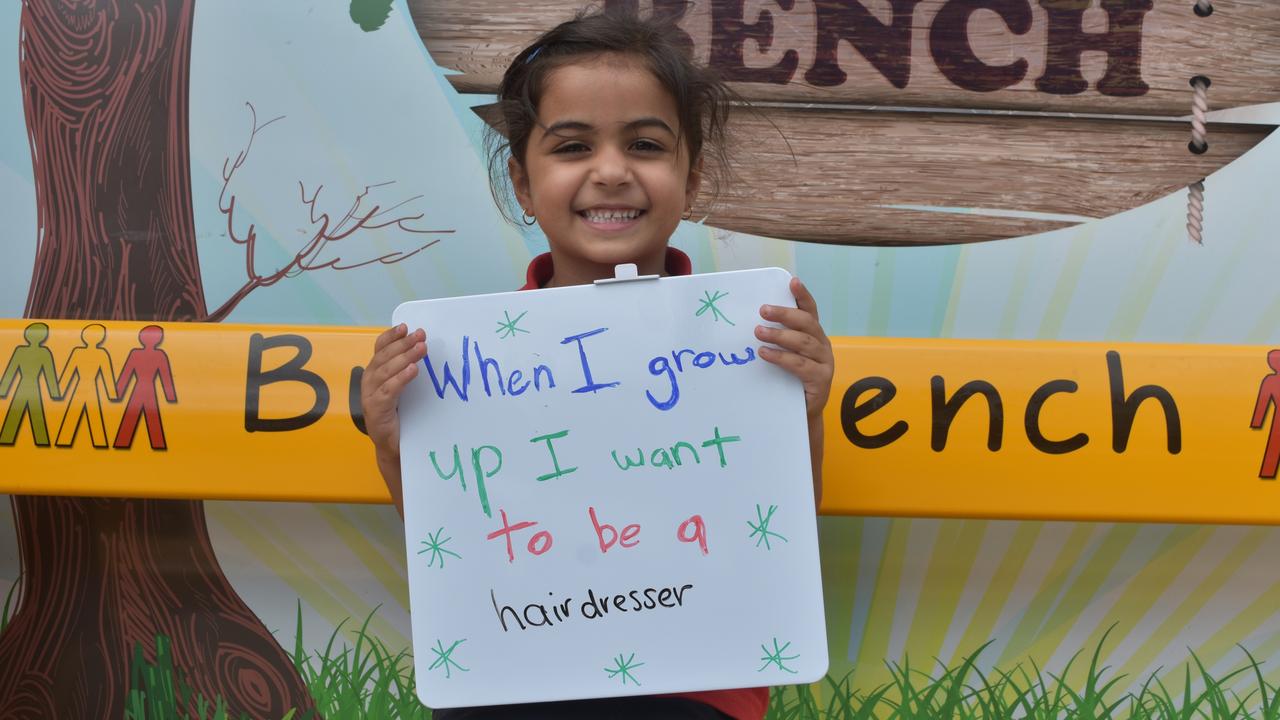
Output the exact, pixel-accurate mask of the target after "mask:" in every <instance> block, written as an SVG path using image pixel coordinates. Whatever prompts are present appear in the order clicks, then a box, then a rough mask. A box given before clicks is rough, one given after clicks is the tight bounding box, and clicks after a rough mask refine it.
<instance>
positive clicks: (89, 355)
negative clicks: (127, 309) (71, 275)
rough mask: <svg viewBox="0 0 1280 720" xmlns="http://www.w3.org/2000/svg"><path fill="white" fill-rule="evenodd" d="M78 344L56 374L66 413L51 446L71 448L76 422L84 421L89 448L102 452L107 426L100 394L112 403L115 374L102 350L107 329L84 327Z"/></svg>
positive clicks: (74, 436) (97, 326)
mask: <svg viewBox="0 0 1280 720" xmlns="http://www.w3.org/2000/svg"><path fill="white" fill-rule="evenodd" d="M80 341H81V344H80V346H79V347H76V348H74V349H73V350H72V351H71V355H70V356H68V357H67V364H66V366H65V367H63V368H62V372H61V373H60V376H61V380H62V396H63V397H64V398H66V399H67V409H66V411H65V412H64V413H63V414H62V423H61V424H59V426H58V439H57V440H55V441H54V444H56V445H57V446H58V447H70V446H71V445H73V444H74V443H75V441H76V433H78V432H79V430H80V419H81V418H87V420H88V422H87V424H88V426H89V439H90V440H92V441H93V446H94V447H97V448H105V447H106V446H107V424H106V422H105V421H104V420H103V417H102V393H104V392H105V393H106V396H107V399H108V400H115V399H116V374H115V371H114V370H112V368H111V355H110V354H108V353H107V351H106V350H105V349H103V347H102V344H103V343H105V342H106V341H107V329H106V328H105V327H103V326H101V325H99V324H97V323H93V324H92V325H85V326H84V329H82V330H81V331H80Z"/></svg>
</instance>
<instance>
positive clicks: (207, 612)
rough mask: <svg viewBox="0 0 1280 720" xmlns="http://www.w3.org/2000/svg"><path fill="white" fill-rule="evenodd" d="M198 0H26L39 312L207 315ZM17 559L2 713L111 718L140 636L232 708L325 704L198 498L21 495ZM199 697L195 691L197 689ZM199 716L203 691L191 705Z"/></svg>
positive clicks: (1, 651) (232, 711)
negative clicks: (196, 65) (227, 558)
mask: <svg viewBox="0 0 1280 720" xmlns="http://www.w3.org/2000/svg"><path fill="white" fill-rule="evenodd" d="M193 21H194V0H121V1H120V2H113V3H97V4H86V3H77V2H66V1H62V0H27V1H26V2H24V3H23V8H22V15H21V29H22V33H21V53H20V54H19V55H20V58H19V67H18V71H19V78H20V82H21V86H22V94H23V108H24V111H25V119H26V127H27V130H28V133H29V136H30V140H31V148H32V166H33V167H32V171H33V175H34V178H35V191H36V192H35V197H36V203H37V206H38V207H37V210H38V217H39V232H38V233H37V237H36V238H33V240H34V241H35V242H36V243H37V246H36V260H35V267H34V268H33V270H32V279H31V285H30V289H29V291H28V295H27V305H26V315H27V316H28V317H32V316H40V317H59V318H65V317H94V318H104V319H105V318H110V319H164V320H173V319H191V318H196V317H202V316H204V315H205V312H206V310H205V297H204V290H203V286H202V281H201V275H200V264H199V255H198V254H197V252H196V242H195V229H194V214H193V211H192V205H191V180H190V154H189V145H190V143H189V137H188V104H187V103H188V90H189V87H190V62H191V37H192V23H193ZM10 502H11V504H12V508H13V518H14V524H15V525H16V527H17V547H18V553H19V557H20V559H21V565H22V588H23V591H22V595H21V598H20V600H19V602H20V604H19V606H18V610H17V613H16V614H15V615H14V617H13V618H12V621H11V622H10V623H9V625H8V626H7V627H6V628H5V630H4V632H3V634H0V659H2V660H0V718H6V719H7V718H119V717H123V716H124V715H125V708H126V705H127V704H128V702H129V697H128V692H129V683H130V664H131V662H132V660H133V653H134V650H135V648H137V647H141V648H142V654H143V656H144V657H145V658H147V659H148V660H152V661H154V659H155V655H156V642H157V641H156V636H157V635H163V636H166V637H168V638H169V639H170V640H171V641H172V653H173V658H174V663H175V666H176V667H177V669H178V671H179V672H180V674H181V678H180V679H181V680H182V681H184V682H186V683H187V684H189V685H190V687H191V688H193V689H194V691H195V692H196V693H199V694H200V695H202V696H203V697H204V698H205V699H206V700H209V701H212V700H214V699H215V698H216V699H219V700H220V701H222V702H225V704H226V709H227V711H228V713H227V714H228V715H229V716H231V717H240V716H241V715H242V714H244V715H247V716H250V717H255V718H259V717H271V718H279V717H282V716H284V714H285V713H287V712H289V711H290V709H291V708H297V709H298V716H299V717H303V716H314V713H313V712H312V711H313V710H314V703H313V702H312V699H311V697H310V694H309V692H308V690H307V687H306V685H305V684H304V683H303V681H302V678H301V676H300V675H299V674H298V671H297V669H296V668H295V667H294V665H293V663H292V662H291V661H290V660H289V657H288V655H286V654H285V652H284V650H283V649H282V648H281V647H280V644H279V642H278V641H277V640H276V639H275V637H274V636H273V635H272V633H271V631H270V630H268V629H267V628H266V626H264V625H263V624H262V621H261V620H259V619H258V617H257V616H256V615H255V614H254V612H253V610H252V609H250V608H249V606H248V605H246V604H245V602H244V600H242V599H241V598H240V596H239V595H238V594H237V593H236V591H235V589H234V588H233V587H232V586H231V583H230V582H229V581H228V580H227V578H226V576H225V575H224V574H223V573H222V569H221V568H220V567H219V565H218V561H217V557H216V555H215V553H214V550H213V544H212V542H211V540H210V538H209V533H208V527H207V526H206V524H205V518H204V505H203V503H201V502H199V501H161V500H138V499H90V498H74V497H41V496H35V495H14V496H13V497H12V498H11V500H10ZM188 699H190V698H188ZM182 712H183V713H184V714H185V715H194V714H195V708H194V703H191V705H190V706H186V707H183V708H182Z"/></svg>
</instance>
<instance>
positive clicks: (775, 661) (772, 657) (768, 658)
mask: <svg viewBox="0 0 1280 720" xmlns="http://www.w3.org/2000/svg"><path fill="white" fill-rule="evenodd" d="M789 647H791V643H786V644H784V645H783V646H782V647H778V638H774V639H773V652H769V647H768V646H767V645H761V646H760V649H761V650H763V651H764V657H762V658H760V659H761V660H763V661H764V664H763V665H761V666H760V669H759V670H757V671H756V672H764V669H765V668H767V667H769V666H770V665H777V666H778V669H779V670H785V671H787V672H789V673H791V674H792V675H795V674H796V672H797V671H795V670H792V669H791V668H789V667H787V666H786V665H784V664H783V663H784V662H786V661H787V660H795V659H796V658H798V657H800V656H799V655H783V654H782V653H784V652H786V651H787V648H789Z"/></svg>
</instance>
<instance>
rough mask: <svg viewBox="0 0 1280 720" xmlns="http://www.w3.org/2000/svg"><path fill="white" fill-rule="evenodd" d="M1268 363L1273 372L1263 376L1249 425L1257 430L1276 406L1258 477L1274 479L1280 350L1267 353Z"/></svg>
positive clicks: (1278, 456)
mask: <svg viewBox="0 0 1280 720" xmlns="http://www.w3.org/2000/svg"><path fill="white" fill-rule="evenodd" d="M1267 364H1268V365H1270V366H1271V374H1270V375H1268V376H1266V377H1264V378H1262V384H1261V385H1260V386H1259V387H1258V402H1257V404H1256V405H1254V407H1253V422H1251V423H1249V427H1251V428H1253V429H1255V430H1257V429H1258V428H1261V427H1262V421H1263V420H1265V419H1266V418H1267V409H1268V408H1271V407H1274V408H1275V410H1276V412H1272V413H1271V428H1270V429H1269V430H1268V431H1267V449H1266V452H1264V453H1263V454H1262V469H1261V470H1259V471H1258V477H1260V478H1266V479H1268V480H1274V479H1275V477H1276V468H1277V466H1280V423H1277V422H1276V414H1277V412H1280V350H1272V351H1271V352H1269V353H1267Z"/></svg>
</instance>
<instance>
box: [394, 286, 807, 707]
mask: <svg viewBox="0 0 1280 720" xmlns="http://www.w3.org/2000/svg"><path fill="white" fill-rule="evenodd" d="M789 279H790V275H789V274H788V273H787V272H786V271H784V270H780V269H777V268H769V269H763V270H749V271H742V272H730V273H713V274H706V275H693V276H687V277H672V278H662V279H660V280H659V279H649V280H645V279H640V280H632V281H626V282H611V283H607V284H597V285H590V286H578V287H568V288H556V289H547V290H540V291H537V292H511V293H501V294H496V295H479V296H471V297H463V298H451V299H444V300H427V301H419V302H411V303H405V304H403V305H401V306H400V307H398V308H397V309H396V311H395V313H394V316H393V322H396V323H399V322H404V323H407V324H408V326H409V328H410V329H411V330H412V329H415V328H418V327H421V328H425V329H426V331H427V348H428V358H429V360H430V362H427V361H424V362H423V365H422V367H420V368H419V370H421V372H420V373H419V375H418V377H417V378H415V380H414V381H413V382H412V383H410V385H409V387H408V388H407V389H406V391H405V393H404V396H403V397H402V399H401V402H400V415H401V439H400V448H401V463H402V466H403V476H404V504H405V536H406V545H407V548H408V553H407V557H408V561H409V568H408V569H409V594H410V603H411V618H412V620H411V622H412V627H413V646H414V660H415V665H416V672H417V687H418V693H419V696H420V697H421V699H422V700H423V702H425V703H426V704H427V705H429V706H432V707H460V706H469V705H490V704H506V703H517V702H536V701H547V700H563V699H571V698H591V697H610V696H620V695H635V694H657V693H670V692H681V691H689V690H711V689H727V688H741V687H760V686H767V685H776V684H784V683H807V682H813V681H816V680H818V679H820V678H821V677H822V676H823V675H824V674H825V673H826V669H827V644H826V628H825V621H824V613H823V604H822V587H821V576H820V570H819V562H818V544H817V531H816V516H815V509H814V502H813V490H812V479H811V475H810V460H809V445H808V434H807V426H806V422H805V408H804V392H803V389H802V388H801V386H800V383H799V381H798V380H796V379H795V378H793V377H792V376H790V375H789V374H787V373H786V372H785V371H783V370H781V369H780V368H777V367H775V366H773V365H770V364H769V363H766V362H765V361H763V360H761V359H759V357H758V355H757V354H756V349H757V348H758V347H759V342H758V340H756V338H755V337H754V328H755V326H756V325H757V324H758V323H760V322H761V321H760V316H759V308H760V306H761V305H762V304H765V303H769V304H774V305H786V306H792V307H793V306H794V305H795V301H794V299H793V298H792V297H791V294H790V292H789V290H788V288H787V283H788V281H789ZM464 359H465V362H464ZM446 364H447V366H448V370H447V371H446V370H445V365H446ZM446 373H447V374H446ZM673 381H674V382H673ZM459 391H464V392H465V394H466V397H467V399H466V400H465V401H464V400H463V399H462V398H461V397H460V395H461V393H460V392H459ZM677 391H678V395H677ZM455 448H456V455H455ZM553 451H554V456H555V457H554V459H553V457H552V452H553ZM695 456H696V457H695ZM455 457H456V462H455ZM668 458H670V461H669V462H668ZM641 462H642V464H639V463H641ZM632 463H636V464H634V465H633V464H632ZM628 465H631V466H630V467H629V468H628ZM624 468H626V469H624ZM477 469H478V471H479V472H477ZM557 471H559V472H557ZM478 474H479V475H484V476H485V477H484V478H483V481H482V482H480V481H479V480H478ZM464 484H465V487H464ZM504 513H505V515H506V526H508V527H510V528H512V529H511V530H510V531H509V532H507V533H499V534H496V535H493V536H492V537H490V535H491V534H492V533H496V532H498V531H500V530H501V529H502V528H503V527H504V523H503V514H504ZM592 513H594V519H593V516H592ZM695 517H696V519H695ZM529 522H534V523H536V525H526V526H522V525H521V524H522V523H529ZM634 525H638V526H639V528H638V529H636V528H633V527H632V526H634ZM597 528H599V529H597ZM610 528H612V531H611V530H610ZM508 539H510V540H511V543H510V546H508V544H507V542H506V541H507V540H508ZM704 543H705V553H704V551H703V550H704V548H703V545H704ZM602 548H603V551H602ZM509 553H510V554H509ZM602 605H604V606H605V607H606V608H607V609H605V610H602V609H601V606H602ZM508 608H509V609H508Z"/></svg>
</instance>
